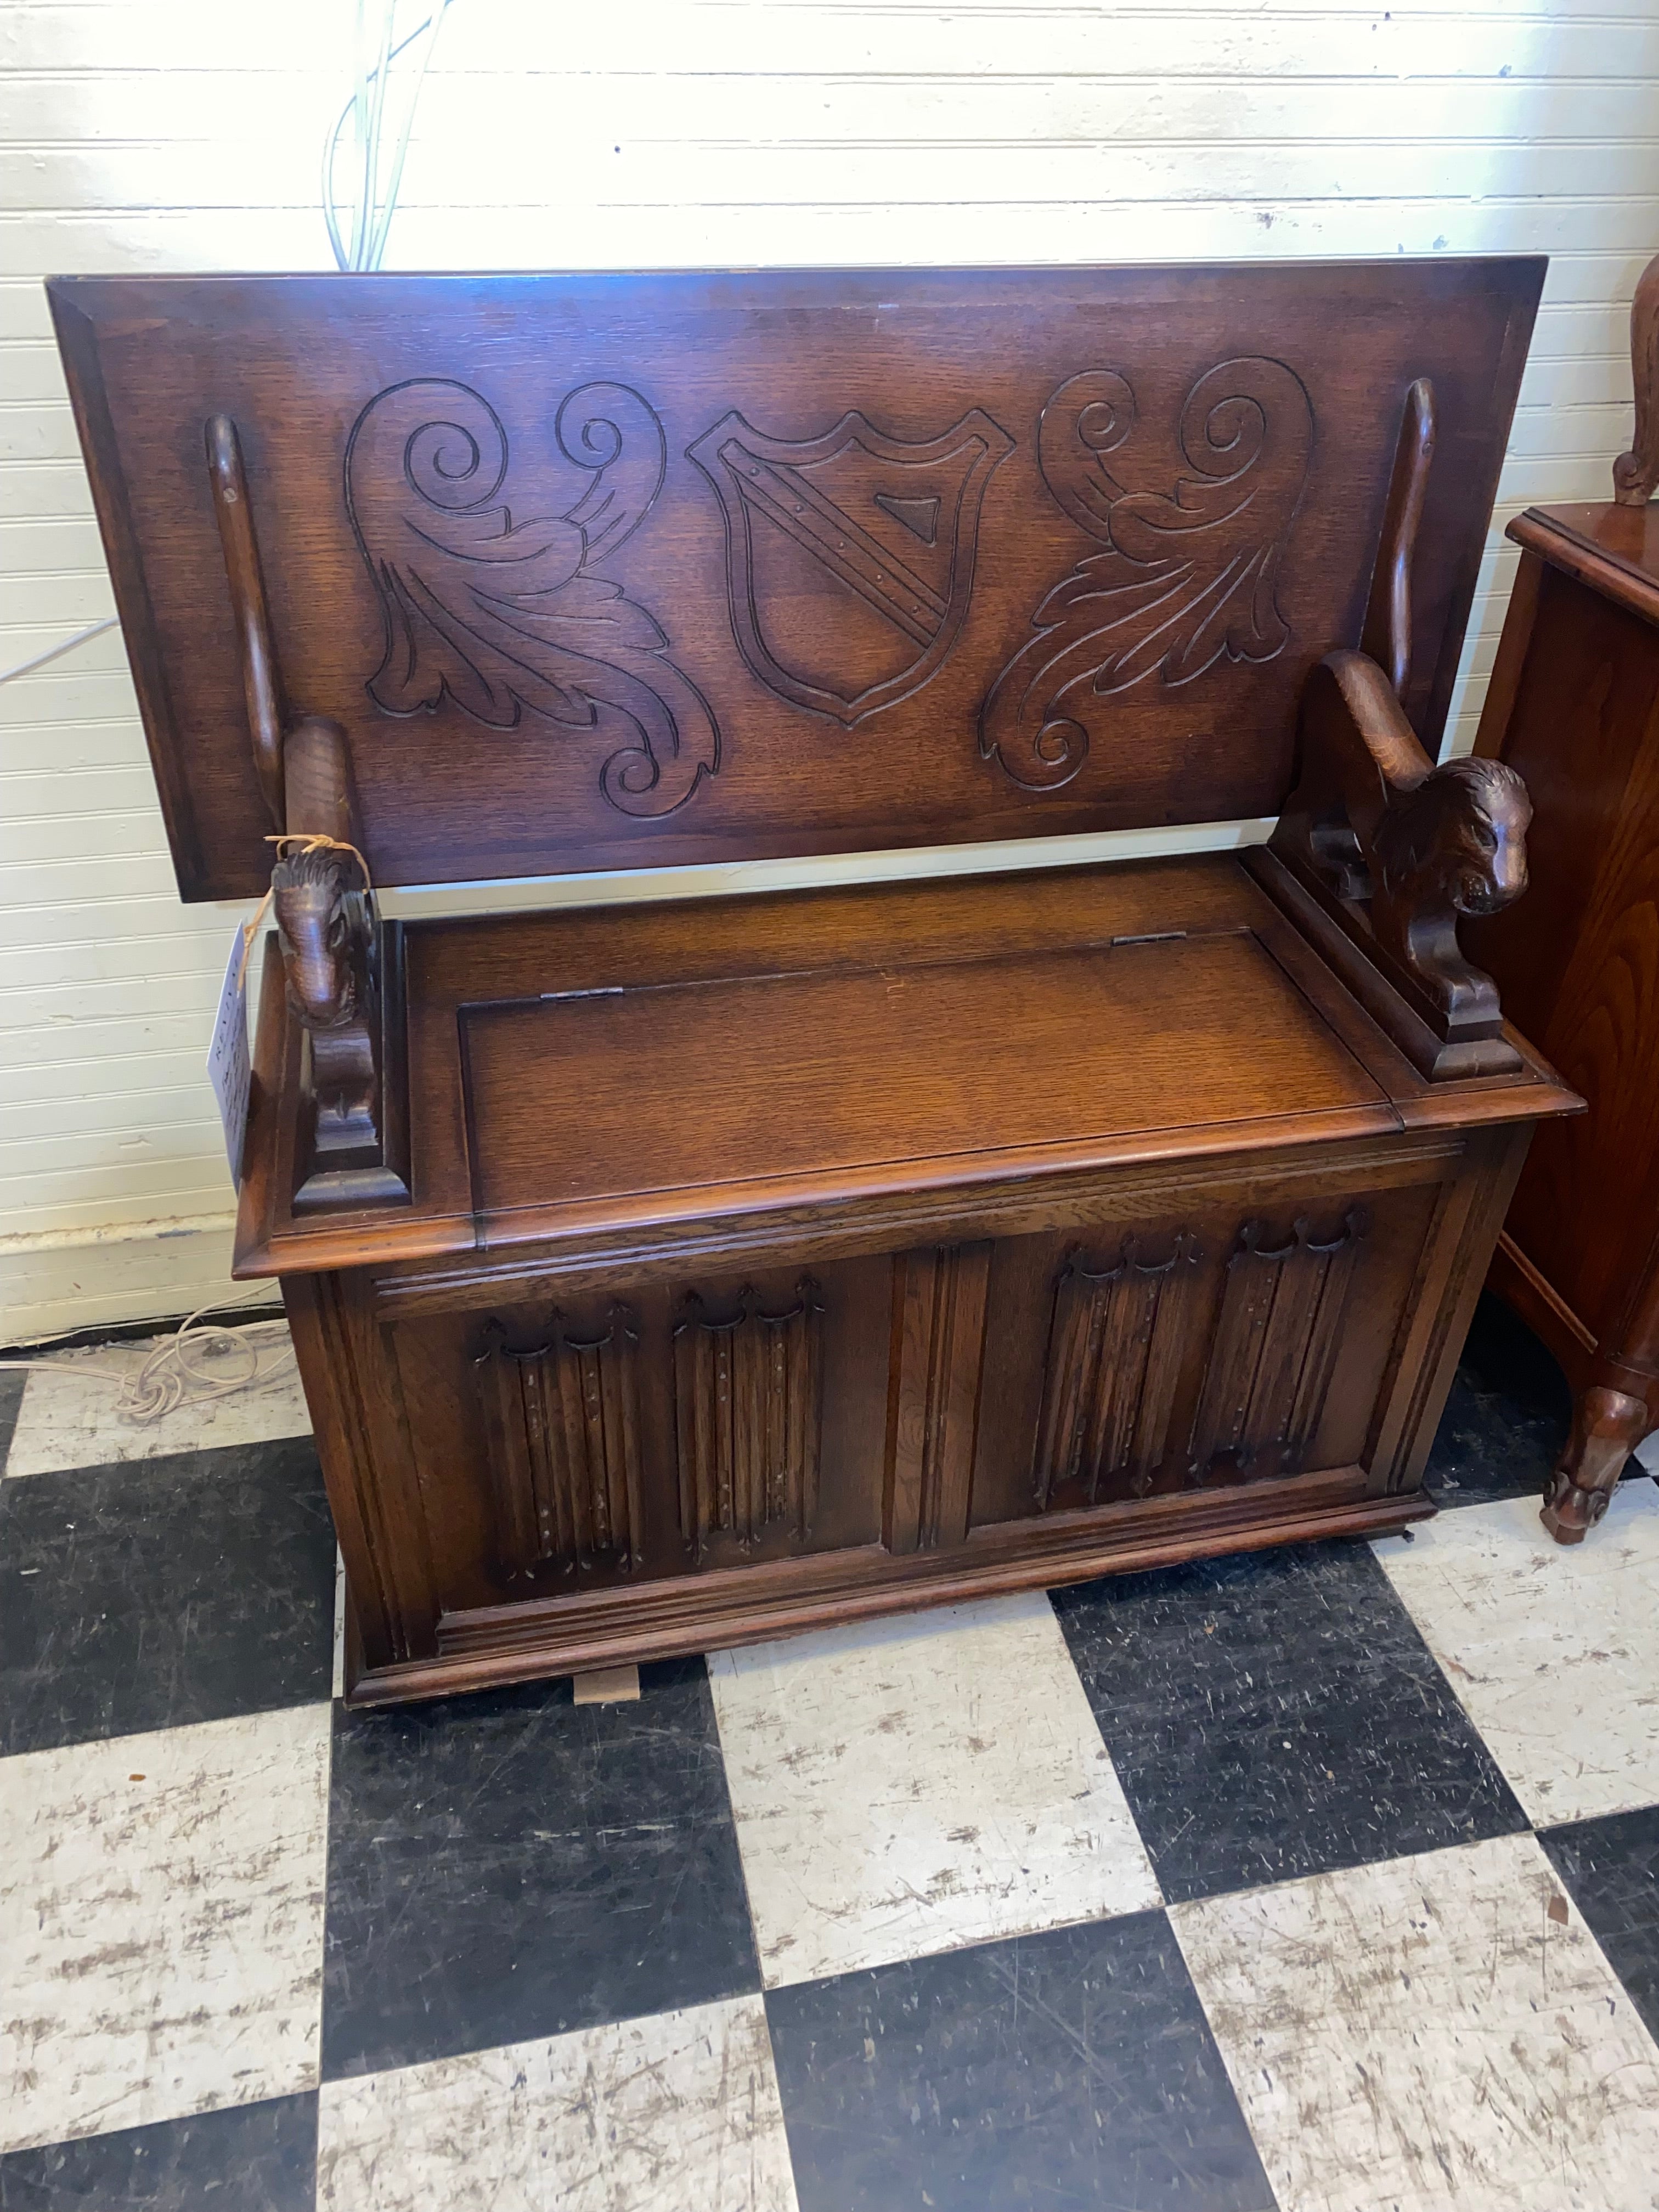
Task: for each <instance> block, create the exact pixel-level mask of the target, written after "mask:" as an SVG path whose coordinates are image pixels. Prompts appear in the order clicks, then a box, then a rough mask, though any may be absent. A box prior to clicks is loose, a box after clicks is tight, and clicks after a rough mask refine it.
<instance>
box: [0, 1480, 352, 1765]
mask: <svg viewBox="0 0 1659 2212" xmlns="http://www.w3.org/2000/svg"><path fill="white" fill-rule="evenodd" d="M333 1551H334V1531H333V1527H332V1524H331V1522H330V1520H329V1516H328V1500H327V1498H325V1495H324V1492H323V1478H322V1473H321V1470H320V1469H319V1467H318V1465H317V1454H316V1450H315V1449H314V1447H313V1444H312V1442H311V1439H310V1438H309V1437H288V1438H286V1439H284V1440H282V1441H280V1442H277V1443H263V1444H240V1445H231V1446H230V1447H228V1449H224V1450H222V1451H210V1452H181V1453H180V1454H179V1456H178V1457H177V1458H175V1459H154V1460H144V1461H142V1462H117V1463H116V1464H115V1465H114V1466H113V1467H94V1468H70V1469H66V1470H64V1472H63V1473H61V1474H36V1475H31V1476H30V1477H29V1478H28V1480H27V1481H18V1482H6V1483H0V1749H3V1750H4V1751H5V1752H7V1753H15V1752H28V1751H46V1750H49V1749H52V1747H56V1746H58V1745H60V1744H67V1743H76V1742H79V1741H83V1740H85V1739H87V1738H88V1737H92V1736H113V1735H135V1734H137V1733H139V1732H141V1731H145V1730H149V1729H158V1728H181V1727H185V1726H188V1725H190V1724H191V1723H195V1722H198V1721H210V1720H224V1719H227V1718H228V1717H230V1716H231V1715H233V1714H235V1713H252V1712H260V1711H264V1710H266V1709H267V1708H269V1707H273V1706H277V1705H308V1704H311V1703H313V1702H314V1701H315V1700H316V1699H321V1698H324V1697H326V1695H327V1694H328V1681H329V1634H330V1613H329V1607H330V1601H331V1597H332V1594H333V1591H332V1581H333V1578H332V1577H331V1574H330V1571H329V1566H330V1560H331V1556H332V1554H333Z"/></svg>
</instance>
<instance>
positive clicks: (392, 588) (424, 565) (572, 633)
mask: <svg viewBox="0 0 1659 2212" xmlns="http://www.w3.org/2000/svg"><path fill="white" fill-rule="evenodd" d="M1542 274H1543V263H1542V262H1541V260H1538V259H1511V260H1498V259H1492V260H1480V259H1473V260H1456V259H1450V258H1445V257H1434V258H1426V259H1421V260H1413V259H1406V258H1393V259H1389V260H1383V261H1376V262H1360V263H1318V262H1294V263H1281V264H1271V263H1267V264H1257V265H1255V266H1253V267H1251V268H1250V269H1249V271H1248V274H1247V273H1246V272H1244V271H1242V270H1232V269H1227V268H1205V267H1182V268H1173V269H1161V268H1158V267H1147V268H1136V269H1118V270H1113V269H1069V270H1068V269H1055V270H793V271H790V270H774V271H767V272H763V273H757V274H750V275H723V274H711V273H688V274H682V275H653V276H610V275H603V274H592V275H582V276H487V277H478V276H455V277H442V276H343V277H336V276H289V277H194V276H161V277H142V278H140V277H120V278H114V277H73V278H62V279H58V280H56V281H55V282H54V283H53V284H52V287H51V294H52V309H53V313H54V316H55V318H56V320H57V325H58V331H59V335H60V340H61V343H62V344H63V346H64V354H65V358H66V360H67V361H68V362H69V364H70V383H71V386H72V389H73V393H74V397H75V402H76V408H77V410H78V416H79V420H80V422H81V426H82V437H83V440H84V441H86V442H87V445H88V452H89V453H91V454H92V455H93V457H94V478H95V483H94V493H95V497H96V500H97V502H98V509H99V515H100V523H101V525H102V527H103V530H104V534H105V541H106V547H107V549H108V551H109V556H110V560H111V563H112V570H113V573H114V574H115V577H116V582H117V588H118V592H119V593H120V594H121V600H122V605H123V608H124V611H129V610H131V615H130V618H129V620H128V628H129V630H130V631H134V632H137V630H139V629H142V630H143V647H144V649H143V651H141V652H140V653H138V654H137V659H136V661H135V667H134V675H135V680H136V682H137V686H138V691H139V697H140V702H141V704H142V706H143V713H144V718H145V726H146V728H147V730H148V731H149V733H150V738H151V743H152V746H153V749H154V752H155V757H156V759H157V762H158V772H159V774H160V780H161V791H162V799H163V808H164V811H165V812H166V814H167V821H168V826H169V831H170V835H171V836H172V839H173V848H174V853H175V857H176V859H177V861H178V865H179V884H180V889H181V890H182V891H183V893H184V895H185V896H186V897H187V898H203V897H209V898H232V897H257V896H258V895H259V894H260V892H262V891H263V890H264V884H265V881H266V878H267V875H268V872H269V861H268V859H267V856H266V854H265V851H264V844H263V839H264V836H265V834H266V832H267V831H268V830H269V829H271V828H272V827H273V826H275V827H277V828H282V827H285V826H288V825H287V823H285V822H278V823H275V824H273V823H272V821H271V818H270V812H271V810H270V805H269V803H268V794H269V789H270V775H271V771H270V760H269V740H268V738H267V737H266V736H265V735H264V734H261V735H260V737H259V739H258V747H259V758H258V760H256V751H255V744H254V739H253V736H252V733H251V732H249V729H248V726H247V720H246V713H247V709H246V674H245V671H244V668H243V665H242V663H241V660H240V657H239V652H238V642H239V638H240V637H241V636H243V635H246V632H247V629H248V626H249V615H248V611H247V605H246V589H247V588H248V587H249V586H250V585H251V581H252V580H253V579H255V578H257V579H258V580H259V581H260V584H261V586H262V592H263V599H264V617H265V620H266V622H267V623H268V629H269V636H270V654H271V658H272V660H273V662H274V671H273V674H272V678H271V682H272V684H273V686H274V688H275V690H276V696H277V697H278V699H279V700H280V701H281V702H283V705H284V706H285V709H286V711H287V712H289V713H290V714H294V715H296V716H297V715H301V714H313V715H321V716H324V717H326V718H327V719H329V720H333V721H335V722H337V723H338V724H339V725H340V726H342V727H343V729H344V730H345V731H346V732H348V733H349V740H350V752H351V763H352V769H353V772H354V776H355V781H356V788H357V792H358V794H359V797H360V800H361V808H362V813H361V819H360V823H359V835H358V836H357V838H356V842H357V843H358V844H359V845H360V846H361V847H362V850H363V852H364V854H366V855H367V857H368V863H369V866H370V869H371V871H372V872H373V876H374V881H375V882H376V883H377V884H408V883H437V882H450V881H470V880H474V879H477V878H490V877H496V876H519V875H535V874H539V873H546V872H554V871H559V870H583V869H595V868H611V867H638V866H660V865H663V864H665V863H683V862H707V861H716V862H719V861H731V860H743V859H749V858H752V857H756V856H758V855H766V854H788V853H803V852H827V851H835V850H861V849H871V848H882V847H897V846H908V845H915V846H933V845H938V844H939V843H942V842H964V841H983V840H986V839H992V838H1001V837H1034V836H1048V835H1057V834H1075V833H1077V832H1079V831H1083V830H1094V829H1115V828H1124V827H1129V826H1133V825H1137V824H1147V823H1167V822H1173V821H1191V820H1198V819H1206V818H1210V819H1214V818H1227V817H1235V816H1237V817H1254V816H1259V815H1265V814H1271V813H1272V812H1273V811H1274V810H1275V809H1276V807H1277V806H1278V804H1279V799H1280V798H1281V797H1282V795H1283V793H1284V790H1285V785H1286V783H1287V782H1288V781H1289V779H1290V775H1291V748H1292V743H1293V738H1294V732H1295V721H1294V705H1295V702H1296V700H1297V696H1298V695H1299V692H1300V690H1301V687H1302V684H1303V682H1304V678H1305V677H1306V675H1307V673H1308V671H1309V670H1310V668H1312V667H1313V666H1314V665H1316V663H1317V662H1318V661H1319V659H1321V658H1322V656H1323V655H1324V654H1325V653H1328V652H1329V651H1331V650H1332V649H1333V648H1334V647H1337V646H1342V645H1357V644H1358V642H1359V641H1360V633H1361V630H1362V628H1367V627H1368V626H1367V625H1366V623H1365V613H1366V608H1367V605H1368V604H1369V603H1370V599H1371V594H1372V589H1373V584H1372V579H1373V572H1374V570H1375V568H1376V562H1377V559H1378V554H1379V547H1380V546H1382V545H1383V542H1384V534H1385V513H1389V500H1390V488H1391V485H1392V483H1393V482H1394V476H1395V459H1396V454H1397V453H1398V451H1399V449H1400V444H1401V422H1402V415H1404V414H1407V394H1408V392H1410V390H1411V388H1412V386H1413V384H1414V383H1415V382H1416V380H1418V379H1419V378H1422V377H1425V376H1426V377H1428V378H1429V379H1430V380H1431V382H1432V384H1433V387H1434V395H1435V398H1434V406H1435V418H1436V428H1435V438H1436V453H1437V456H1438V465H1436V466H1435V467H1433V468H1431V470H1430V471H1429V472H1428V476H1427V479H1426V489H1425V494H1424V496H1423V500H1422V505H1421V510H1420V521H1419V526H1418V529H1417V532H1416V537H1417V555H1416V558H1415V561H1414V562H1413V563H1412V565H1411V580H1410V611H1409V621H1410V639H1409V661H1410V668H1411V674H1410V678H1409V682H1408V684H1407V692H1406V696H1405V704H1406V708H1407V713H1408V714H1410V715H1411V716H1412V718H1413V722H1414V723H1415V725H1416V726H1418V728H1419V734H1420V735H1421V736H1422V737H1423V738H1424V741H1425V744H1427V745H1428V746H1429V748H1430V750H1431V751H1432V750H1434V749H1435V747H1436V744H1437V739H1438V736H1439V733H1440V730H1441V728H1442V726H1443V720H1444V716H1445V711H1446V706H1447V702H1448V700H1449V696H1450V689H1451V684H1452V681H1453V678H1454V676H1455V671H1456V665H1457V660H1458V654H1459V650H1460V647H1461V645H1462V635H1463V627H1464V623H1465V621H1466V619H1467V616H1468V608H1469V604H1470V600H1471V598H1472V595H1473V592H1474V583H1475V577H1476V572H1477V570H1478V568H1479V563H1480V551H1481V545H1482V540H1483V537H1484V532H1485V530H1486V521H1487V518H1488V515H1489V514H1490V512H1491V506H1492V496H1493V494H1494V491H1495V489H1496V486H1497V481H1498V469H1499V466H1500V465H1501V462H1502V459H1503V453H1504V435H1505V430H1506V426H1507V424H1508V422H1509V419H1510V411H1511V409H1512V407H1513V405H1514V401H1515V394H1516V388H1517V386H1518V383H1519V380H1520V374H1521V369H1522V363H1523V361H1524V358H1525V354H1526V348H1527V343H1528V337H1529V335H1530V331H1531V327H1532V320H1533V314H1534V308H1535V306H1536V302H1537V298H1538V294H1539V289H1540V286H1541V281H1542ZM221 422H224V423H228V424H229V425H230V426H232V428H233V429H234V437H235V441H236V442H237V445H238V447H239V449H240V460H241V468H242V477H243V482H244V484H245V489H246V501H244V502H243V505H244V507H245V508H246V509H247V510H251V520H247V519H246V514H245V518H244V523H243V528H244V531H245V533H251V536H252V541H253V542H254V543H255V544H257V559H252V558H250V559H246V560H244V561H243V562H242V563H241V569H242V573H243V576H244V590H243V596H242V598H241V599H240V603H239V599H238V597H237V596H236V595H235V594H234V592H233V590H232V588H231V587H230V586H229V585H228V582H227V574H226V568H225V561H224V554H223V550H222V545H221V532H220V524H221V522H222V520H223V519H224V514H225V509H224V507H223V504H222V496H220V497H218V498H216V484H218V483H222V471H219V470H218V469H217V467H216V470H215V471H214V472H213V474H212V475H210V470H209V467H208V465H207V459H206V455H205V449H204V440H205V438H206V436H207V426H208V425H209V424H210V423H214V424H218V423H221ZM227 435H228V433H226V432H225V431H222V430H216V441H220V442H222V441H223V440H224V439H225V438H226V437H227ZM216 517H217V519H216ZM1402 520H1406V518H1404V517H1402V516H1401V515H1400V513H1398V510H1397V509H1396V510H1395V511H1393V517H1392V520H1390V521H1389V527H1388V532H1387V544H1388V547H1389V551H1388V552H1387V553H1386V555H1385V556H1384V568H1385V570H1386V571H1387V579H1386V580H1387V586H1388V588H1387V590H1386V592H1384V594H1383V597H1384V599H1386V600H1387V602H1388V604H1389V605H1390V606H1392V605H1393V604H1394V596H1393V595H1394V592H1395V590H1396V589H1397V587H1398V583H1399V579H1400V574H1401V563H1400V562H1398V560H1397V559H1396V558H1395V554H1396V552H1397V550H1398V548H1399V546H1400V544H1401V542H1402V540H1401V531H1400V529H1399V527H1398V524H1399V523H1400V522H1401V521H1402ZM1406 534H1407V535H1409V532H1408V531H1407V533H1406ZM140 593H142V594H143V603H144V610H145V611H144V613H143V618H142V622H141V621H140V620H139V618H138V617H137V602H138V595H139V594H140ZM1108 601H1109V604H1108ZM1368 634H1369V631H1368ZM262 711H263V710H262ZM947 732H948V733H949V734H948V736H947V735H946V734H945V733H947ZM261 762H263V763H264V765H263V766H262V765H261V764H260V763H261ZM162 764H164V765H162Z"/></svg>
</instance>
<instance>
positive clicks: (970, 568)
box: [687, 407, 1013, 729]
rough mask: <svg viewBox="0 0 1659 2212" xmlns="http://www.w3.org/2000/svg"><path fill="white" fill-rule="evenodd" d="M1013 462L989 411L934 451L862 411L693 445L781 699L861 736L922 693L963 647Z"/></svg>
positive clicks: (748, 651) (736, 592)
mask: <svg viewBox="0 0 1659 2212" xmlns="http://www.w3.org/2000/svg"><path fill="white" fill-rule="evenodd" d="M1012 448H1013V440H1012V438H1010V437H1009V436H1008V435H1007V433H1006V431H1004V430H1001V429H1000V428H998V426H997V425H996V424H995V423H994V422H993V421H992V420H991V418H990V416H988V415H986V414H983V413H981V410H979V409H978V408H976V407H975V408H974V409H973V410H971V411H970V412H969V413H968V414H966V415H964V416H963V417H962V419H961V421H960V422H956V423H953V424H952V425H951V428H950V429H948V430H946V431H945V432H943V433H942V434H941V435H939V437H937V438H932V439H929V440H928V441H927V442H926V443H924V444H911V443H908V442H907V441H905V440H903V439H901V438H890V437H889V436H887V435H886V434H885V433H884V431H881V430H878V429H877V428H876V427H875V425H874V424H873V423H872V422H869V421H868V420H867V419H866V416H863V415H860V414H859V413H858V412H857V411H856V410H855V411H854V412H853V413H851V414H848V415H843V416H842V418H841V420H840V422H837V423H836V426H835V428H833V429H832V430H826V431H825V432H824V434H823V436H822V437H819V438H806V439H801V440H798V441H790V440H787V439H783V438H769V437H768V436H767V435H765V434H764V433H763V431H759V430H755V429H752V428H750V425H749V424H748V423H747V422H745V421H744V418H743V416H741V415H737V414H732V415H727V416H724V417H723V418H722V419H721V420H720V422H716V423H715V424H714V427H713V428H712V429H708V430H706V431H705V432H704V433H703V435H702V437H701V438H699V439H698V440H697V441H696V444H695V445H693V446H691V447H688V449H687V450H688V453H689V454H690V458H691V459H692V460H694V461H695V462H696V465H697V466H698V467H699V468H700V469H701V470H702V472H703V474H704V475H705V476H706V477H708V481H709V483H712V484H713V485H714V489H715V491H716V492H717V493H718V494H719V495H720V506H721V508H722V509H723V511H724V513H725V516H726V590H727V595H728V598H729V600H730V605H731V613H732V635H733V636H734V637H735V639H736V640H737V644H738V651H739V652H740V653H742V655H743V657H744V660H745V661H746V662H747V663H748V665H749V666H750V669H751V670H752V671H754V673H755V674H756V675H757V677H758V678H760V680H761V682H762V683H763V684H765V685H766V686H767V688H768V689H769V690H771V691H775V693H776V694H777V695H778V696H779V697H780V698H783V699H787V700H789V701H790V702H792V703H793V705H795V706H797V707H805V708H807V710H808V711H809V712H810V713H812V714H825V715H828V716H829V717H830V718H831V720H835V721H837V722H840V723H842V725H843V726H845V727H847V728H849V729H850V728H851V727H852V726H853V725H854V723H855V722H861V721H863V720H865V719H866V716H868V715H871V714H879V713H880V712H881V710H882V708H884V707H891V706H895V705H896V704H897V702H899V701H900V700H902V699H908V698H909V697H910V696H912V694H913V693H915V692H916V691H918V690H920V689H921V686H922V685H923V684H926V683H927V680H928V678H930V677H931V676H933V674H934V672H935V671H936V670H937V669H938V668H939V666H940V665H941V664H942V663H943V661H944V660H945V657H946V655H947V654H948V653H950V651H951V647H952V646H953V645H955V643H956V641H957V637H958V636H959V635H961V631H962V625H963V621H964V620H965V619H966V617H967V613H968V602H969V598H970V597H971V596H972V592H973V586H974V546H975V539H976V538H977V536H978V532H979V511H980V503H981V500H982V499H983V498H984V495H985V486H986V483H987V481H988V479H989V477H990V475H991V471H993V470H994V468H995V467H996V466H997V465H998V463H999V462H1000V461H1001V460H1002V459H1003V458H1004V456H1005V455H1006V454H1007V453H1010V452H1012Z"/></svg>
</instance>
